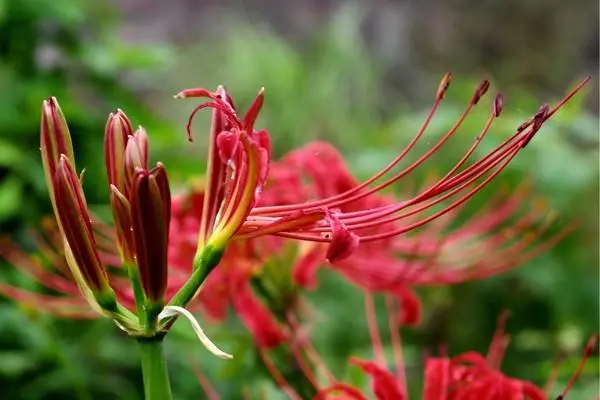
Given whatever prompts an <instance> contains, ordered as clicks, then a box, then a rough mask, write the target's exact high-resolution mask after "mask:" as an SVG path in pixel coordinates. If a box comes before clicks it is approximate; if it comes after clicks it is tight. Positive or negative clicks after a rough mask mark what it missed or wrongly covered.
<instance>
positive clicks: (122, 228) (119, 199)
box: [110, 185, 135, 265]
mask: <svg viewBox="0 0 600 400" xmlns="http://www.w3.org/2000/svg"><path fill="white" fill-rule="evenodd" d="M110 204H111V206H112V207H111V208H112V213H113V220H114V223H115V230H116V232H117V245H118V246H119V251H120V252H121V259H122V260H123V261H124V262H125V263H127V264H129V265H132V264H133V263H134V262H135V261H134V256H135V244H134V242H133V232H132V227H131V226H132V224H131V207H130V206H129V200H127V198H126V197H125V196H124V195H123V194H122V193H121V192H119V190H118V189H117V187H116V186H115V185H111V186H110Z"/></svg>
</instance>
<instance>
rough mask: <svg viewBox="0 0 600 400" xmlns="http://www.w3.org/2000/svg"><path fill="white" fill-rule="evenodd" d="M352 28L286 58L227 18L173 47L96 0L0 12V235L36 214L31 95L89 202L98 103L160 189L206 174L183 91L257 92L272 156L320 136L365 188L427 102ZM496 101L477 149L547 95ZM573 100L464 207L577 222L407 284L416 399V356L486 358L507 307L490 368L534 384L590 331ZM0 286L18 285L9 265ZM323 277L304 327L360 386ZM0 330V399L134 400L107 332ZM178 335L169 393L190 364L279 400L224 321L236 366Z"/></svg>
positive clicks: (590, 135)
mask: <svg viewBox="0 0 600 400" xmlns="http://www.w3.org/2000/svg"><path fill="white" fill-rule="evenodd" d="M59 4H60V5H59ZM356 18H357V15H356V14H355V13H353V12H342V13H338V15H336V17H335V18H334V19H333V20H332V21H331V23H330V24H329V25H328V27H327V28H326V29H324V30H323V31H320V32H315V34H314V36H313V37H312V38H311V39H310V40H307V41H306V42H305V43H303V44H302V46H296V47H293V46H291V45H290V44H288V43H286V42H285V41H284V40H282V39H280V38H279V37H277V36H275V35H273V34H272V33H271V32H270V31H269V30H268V29H266V28H261V27H256V26H254V27H250V26H248V25H244V24H242V23H238V22H236V21H235V20H232V21H228V23H227V26H229V27H230V29H228V30H227V32H225V33H223V34H222V35H221V36H219V37H218V38H217V39H214V38H208V39H207V40H205V41H202V42H201V43H198V44H195V45H192V46H186V47H184V48H180V49H177V50H178V51H177V52H175V51H173V49H172V48H169V47H167V46H162V45H157V44H152V45H151V46H140V45H136V46H133V45H126V44H124V43H123V41H121V40H119V38H118V36H117V35H118V34H117V33H116V32H118V31H117V30H116V29H115V27H116V26H117V25H116V24H117V23H118V19H117V18H116V14H115V13H114V10H113V9H112V8H111V7H109V6H108V5H107V4H105V3H104V2H101V1H99V0H98V1H94V0H87V1H76V0H70V1H61V2H60V3H56V4H55V3H51V2H50V3H49V2H43V1H41V0H26V1H25V0H0V178H1V180H0V229H1V230H2V232H3V233H4V234H9V235H11V236H13V237H15V238H17V239H21V241H22V242H23V243H25V244H27V239H26V237H27V236H26V228H28V227H35V226H36V224H37V223H38V221H39V219H40V217H41V216H42V215H45V214H47V213H48V212H49V210H50V208H49V201H48V200H47V194H46V189H45V187H44V186H45V185H44V182H43V173H42V169H41V163H40V161H39V151H38V148H39V144H38V140H39V139H38V124H39V121H38V118H39V117H38V113H39V107H40V104H41V101H42V99H44V98H46V97H48V96H51V95H53V96H56V97H57V98H58V99H59V101H60V104H61V106H62V108H63V110H64V112H65V114H66V115H67V119H68V121H69V125H70V128H71V132H72V134H73V141H74V144H75V148H76V149H75V152H76V156H77V162H78V167H79V168H82V167H86V168H87V170H86V171H87V172H86V176H85V185H86V190H87V193H88V201H89V202H90V203H92V204H101V203H103V202H104V200H103V199H104V198H105V194H106V190H105V187H106V185H105V178H104V176H103V159H102V157H101V151H100V149H101V148H102V130H103V126H104V122H105V118H106V116H107V114H108V113H109V112H110V111H111V110H112V109H114V108H116V107H119V108H122V109H124V110H125V111H126V112H127V114H128V115H129V116H130V117H131V119H132V121H133V122H134V124H138V123H141V124H143V125H144V126H145V127H146V128H147V129H148V131H149V134H150V140H151V146H152V150H151V151H152V158H153V159H155V160H158V159H160V160H163V161H164V162H165V164H166V165H167V168H168V169H169V173H170V176H171V177H172V179H174V180H175V181H177V182H179V183H180V184H184V183H185V182H186V181H187V180H188V179H191V178H193V177H196V176H198V174H200V173H202V172H203V168H204V167H203V162H204V154H205V153H204V150H205V148H203V146H205V142H204V141H203V140H202V135H203V133H204V132H205V131H203V128H201V127H202V126H206V125H202V123H205V122H206V119H203V118H199V121H198V122H197V123H196V124H195V125H194V128H195V130H197V132H196V135H197V137H198V140H196V141H195V143H194V144H193V145H188V144H187V141H186V140H185V133H184V132H183V127H184V122H185V120H186V118H187V115H188V113H189V111H190V109H191V107H192V104H190V103H185V102H181V101H174V100H172V99H171V96H170V95H172V94H173V93H176V92H177V91H178V90H179V89H181V88H184V87H192V86H206V87H216V85H218V84H220V83H225V84H227V85H228V88H229V90H230V91H231V92H232V93H233V95H234V97H235V98H236V100H237V101H238V102H239V103H240V104H239V106H241V107H242V108H243V107H244V106H245V105H247V104H249V101H250V99H251V98H252V97H253V96H254V95H255V93H256V91H257V90H258V89H259V88H260V87H261V86H264V87H265V88H266V94H267V100H266V105H265V109H264V113H263V115H262V116H261V120H260V121H259V124H260V125H261V126H265V127H268V129H269V131H270V132H271V135H272V138H273V142H274V147H275V152H276V154H277V155H281V154H283V153H284V152H285V151H287V150H289V149H291V148H294V147H297V146H301V145H302V144H304V143H306V142H308V141H310V140H312V139H318V138H321V139H326V140H330V141H332V142H334V143H335V144H336V145H337V146H338V147H340V148H341V149H342V151H343V153H344V154H345V155H347V156H348V158H347V159H348V160H350V161H349V162H350V165H351V168H352V170H353V171H354V172H356V174H357V175H358V176H363V177H364V176H367V175H368V174H370V173H372V172H373V171H375V170H377V169H378V168H379V167H381V166H382V165H384V164H385V163H386V161H387V160H389V159H390V158H391V157H393V155H394V154H396V153H397V151H398V149H401V148H402V146H403V145H405V144H406V143H407V142H408V140H409V139H410V137H411V136H412V135H413V134H414V132H415V131H416V130H417V129H418V127H419V125H420V124H421V122H422V121H423V119H424V116H425V113H426V111H427V106H426V105H424V104H425V103H424V102H423V104H419V106H417V107H414V106H413V107H411V106H410V105H409V104H407V102H406V101H405V100H404V98H403V95H402V93H392V94H391V93H390V91H389V90H387V88H386V82H384V81H382V79H381V76H382V74H381V71H380V66H379V65H378V63H377V60H374V59H373V58H372V57H371V56H370V55H369V54H368V51H367V49H366V46H365V45H364V43H363V42H362V40H361V35H360V34H359V30H358V27H357V23H356ZM175 55H176V56H175ZM574 78H576V77H574ZM437 79H438V78H436V77H433V78H432V80H431V83H430V85H428V87H424V88H423V93H424V99H426V98H427V96H429V97H430V98H431V99H432V98H433V94H434V93H435V90H436V87H437ZM566 84H568V82H566ZM476 86H477V82H476V81H474V80H468V79H457V82H455V83H454V84H453V86H452V87H451V90H450V92H449V93H448V96H447V97H448V98H447V100H446V102H445V103H444V105H443V106H442V107H441V109H440V110H439V112H438V115H437V117H436V120H435V121H434V123H433V124H432V126H431V129H430V130H429V132H428V133H427V135H428V136H427V137H428V138H430V139H427V140H425V141H424V142H423V144H422V145H423V146H429V145H430V144H431V142H433V141H434V140H435V138H436V137H439V135H440V134H442V133H443V132H445V131H446V130H447V129H448V128H449V127H450V126H451V125H452V124H453V122H454V121H455V119H456V117H457V116H458V114H459V113H460V112H461V107H463V106H464V104H465V102H466V101H467V100H468V99H469V98H470V96H471V95H472V91H473V90H474V89H475V87H476ZM504 89H506V90H505V95H506V102H505V112H504V114H503V116H502V117H501V118H500V119H499V120H498V121H497V124H496V126H495V128H494V130H493V132H492V134H490V135H489V137H488V138H487V142H485V143H484V144H483V145H482V147H481V148H480V149H479V150H478V151H480V152H485V151H486V149H489V148H490V147H491V146H493V145H494V143H498V142H499V141H501V140H502V138H503V137H505V136H504V135H506V133H507V132H509V131H510V130H512V129H514V127H516V126H518V125H519V124H520V123H521V122H522V121H523V120H525V119H526V118H527V117H528V116H529V115H531V114H533V113H534V112H535V111H536V109H537V106H538V103H539V102H540V101H549V100H555V99H537V98H535V97H532V96H531V95H529V94H527V92H526V91H524V90H522V89H520V88H504ZM558 95H559V94H558V93H557V97H558ZM163 98H164V99H165V100H164V101H163V100H161V99H163ZM585 100H586V96H584V95H579V97H578V98H577V99H576V100H575V101H573V102H571V103H570V104H569V105H568V107H567V108H566V109H565V110H563V111H561V113H560V115H559V116H557V118H555V120H554V121H553V122H552V123H550V124H548V126H547V127H546V128H545V129H544V131H543V132H542V133H541V134H540V135H538V136H536V138H535V140H533V141H532V143H531V144H530V145H529V146H528V148H527V150H526V151H525V152H524V154H522V155H520V156H519V157H518V158H517V159H516V160H515V162H513V163H512V164H511V166H510V167H509V169H508V170H507V171H506V173H504V174H503V175H502V178H501V179H500V181H501V182H500V183H499V184H498V185H496V186H493V187H491V188H489V190H487V191H486V192H485V193H483V194H481V195H479V196H478V197H477V198H476V199H475V201H474V203H475V204H478V203H479V204H482V203H484V202H486V201H487V200H488V199H489V198H490V196H493V194H494V192H495V191H496V190H498V187H500V186H502V185H508V186H515V185H516V184H518V183H519V182H521V181H523V180H529V181H531V182H532V185H533V187H534V189H535V192H536V193H537V194H539V195H541V196H543V197H545V198H546V199H547V200H548V201H549V203H550V204H551V205H552V207H553V208H555V209H556V210H557V211H558V212H559V214H560V215H561V219H560V221H561V223H563V224H564V223H567V222H568V221H572V220H573V221H578V223H579V225H578V228H577V230H576V232H575V233H574V234H573V235H571V236H570V237H569V238H568V239H566V240H564V241H563V242H562V243H560V244H559V245H558V246H556V247H555V248H554V249H553V250H551V251H549V252H547V253H546V254H544V255H542V256H540V257H538V258H537V259H536V260H534V261H532V262H530V263H528V264H527V265H526V266H524V267H523V268H520V269H518V270H516V271H513V272H511V273H508V274H506V275H503V276H500V277H497V278H494V279H489V280H487V281H485V282H473V283H468V284H463V285H457V286H453V287H435V288H425V289H421V290H419V293H420V294H421V296H422V298H423V300H424V310H425V321H424V323H423V324H422V325H421V326H420V327H419V328H417V329H414V330H410V331H408V330H406V331H405V334H404V339H405V352H406V355H405V357H406V363H407V366H408V372H409V379H410V380H411V385H410V386H411V389H414V390H415V391H419V390H420V385H421V383H420V382H421V380H420V379H421V377H420V376H419V372H418V371H419V370H420V368H419V364H420V363H421V360H422V354H423V352H424V351H425V350H427V349H434V348H436V347H437V346H438V345H439V344H440V343H445V344H447V346H448V349H449V351H450V352H451V353H452V354H455V353H459V352H462V351H465V350H470V349H472V350H478V351H482V352H484V351H485V350H486V347H487V345H488V344H489V341H490V339H491V336H492V334H493V331H494V328H495V324H496V318H497V316H498V315H499V314H500V312H501V310H503V309H506V308H508V309H510V310H511V315H512V316H511V319H510V322H509V327H508V329H509V332H510V333H511V334H512V335H513V336H512V337H513V341H512V343H511V346H510V348H509V350H508V353H507V356H506V360H505V362H504V364H503V367H504V370H505V371H506V372H507V373H509V374H513V375H516V376H519V377H522V378H526V379H531V380H534V381H535V382H537V383H543V382H544V380H545V378H546V377H547V376H548V374H549V371H550V368H551V362H552V360H553V359H554V358H555V357H556V356H557V354H558V353H560V352H563V351H564V352H566V353H567V354H568V355H569V356H573V358H572V359H573V360H577V359H578V357H579V351H580V349H581V348H582V346H583V344H584V342H585V340H586V338H587V336H588V335H589V334H591V333H592V332H593V331H595V330H597V329H598V314H599V305H598V232H597V226H598V203H599V202H598V178H599V175H598V163H597V161H598V138H597V135H596V134H597V132H598V119H597V116H596V115H593V114H591V113H590V112H589V111H587V110H586V108H585ZM489 110H490V104H489V100H488V102H485V101H482V104H481V105H480V106H478V108H477V109H476V110H475V111H474V115H473V116H472V118H470V119H469V120H468V122H467V123H466V124H465V125H464V127H463V128H462V131H461V134H460V135H458V137H457V138H456V139H455V140H454V141H453V142H452V143H450V144H449V146H448V147H447V150H446V151H444V153H443V154H440V155H439V157H437V158H436V159H435V160H434V161H435V170H438V171H443V170H444V166H448V165H450V163H451V162H452V161H453V160H454V161H455V159H456V157H457V155H460V154H462V151H461V149H464V148H465V147H468V146H469V145H470V143H471V140H472V139H473V137H474V136H475V135H476V133H477V132H479V129H480V127H481V126H482V124H483V121H484V119H485V117H486V116H487V114H488V113H489ZM462 132H464V133H462ZM422 149H423V147H422V148H420V149H418V150H422ZM429 165H431V164H429ZM431 169H432V168H427V169H426V170H424V171H423V174H425V173H427V172H430V171H431ZM421 176H423V175H421ZM98 182H100V183H101V184H98ZM410 184H411V183H409V185H410ZM98 210H100V211H102V209H101V208H98ZM2 276H4V278H5V279H11V280H13V281H14V279H18V278H15V276H14V271H12V270H10V269H9V268H4V270H3V272H2ZM319 277H320V281H321V287H320V289H319V290H318V291H316V292H314V293H311V294H310V296H309V297H310V299H311V302H312V303H313V304H314V305H315V307H317V309H318V310H319V313H320V315H321V316H322V317H323V319H324V321H323V323H320V324H319V329H317V330H315V331H314V332H313V336H314V342H315V344H316V346H317V348H318V349H319V350H320V351H321V352H322V353H323V355H324V358H325V359H326V360H328V361H329V362H330V364H331V367H332V368H333V369H334V371H335V372H337V373H338V375H341V376H348V377H349V378H350V379H352V380H353V381H356V382H357V383H359V384H361V385H364V384H366V382H365V380H364V377H362V376H358V375H357V374H356V371H355V370H354V369H352V368H350V369H348V368H347V365H346V358H347V357H348V356H350V355H358V356H365V357H370V355H371V354H370V351H371V349H370V344H369V338H368V334H367V331H366V328H365V323H364V321H362V320H361V319H357V317H356V312H355V310H357V309H361V308H362V299H361V296H360V295H359V294H358V292H357V290H356V289H354V288H353V287H350V286H349V285H347V284H345V283H343V282H342V280H341V278H339V277H338V276H336V275H335V274H333V273H331V272H330V271H325V270H324V271H321V272H320V275H319ZM332 293H334V294H335V295H332ZM333 316H335V317H333ZM380 317H381V321H380V322H381V324H382V326H384V324H385V323H386V322H385V320H384V319H383V315H381V316H380ZM0 320H2V323H1V324H0V387H2V388H3V396H5V398H15V399H46V398H48V399H50V398H62V399H71V398H73V399H76V398H77V399H96V398H123V399H135V398H140V396H141V377H140V373H139V370H138V364H137V361H138V358H137V357H138V356H137V354H136V353H135V346H132V345H131V343H129V342H128V341H127V339H126V338H125V337H123V336H122V335H120V334H119V333H118V332H117V331H116V329H114V327H112V326H111V325H110V323H108V322H107V321H94V322H89V321H62V320H56V319H53V318H50V317H47V316H43V315H40V313H37V312H35V310H24V309H22V308H20V307H18V306H15V305H14V304H11V303H8V302H3V303H1V304H0ZM181 325H183V324H181ZM176 328H177V329H176V330H175V332H174V334H173V335H172V336H169V339H168V340H167V350H168V352H169V362H170V369H171V374H172V381H173V386H174V393H175V396H176V398H199V397H202V396H200V395H199V394H198V393H200V389H199V386H198V383H197V380H196V378H195V377H194V374H193V371H192V369H191V367H190V360H191V359H190V357H193V359H195V360H196V362H198V363H201V364H202V368H203V370H204V371H205V372H206V373H207V375H208V376H209V377H210V379H211V380H212V381H213V382H214V384H215V385H216V386H217V388H218V389H219V391H220V392H221V393H222V394H223V398H226V399H230V398H231V399H233V398H239V397H238V396H240V394H239V393H240V392H241V388H242V387H246V386H252V387H254V388H256V387H258V386H264V385H267V386H268V389H267V390H268V393H273V394H274V393H275V392H276V390H275V387H274V386H273V385H272V384H269V383H268V382H269V381H268V379H267V378H266V376H265V371H264V370H263V369H262V368H257V365H259V364H260V363H259V362H258V360H257V356H256V354H255V353H254V352H253V351H252V349H251V341H250V340H249V338H248V337H247V335H245V334H244V330H243V329H242V327H241V326H240V324H239V322H237V321H235V320H234V319H232V321H231V322H230V323H228V324H226V325H225V326H224V327H221V328H220V327H213V329H212V330H214V332H212V333H213V334H214V339H215V340H216V341H217V342H219V343H225V344H224V345H223V346H224V347H225V348H227V349H228V350H229V351H232V352H234V353H235V355H236V358H235V360H234V361H233V362H231V363H228V364H225V365H224V364H223V363H222V362H221V361H217V360H214V359H212V358H211V357H208V354H207V353H206V352H205V351H204V350H203V349H201V348H200V346H198V345H197V344H196V342H195V340H194V339H193V338H192V337H191V335H190V334H189V332H188V331H187V330H186V329H185V327H183V326H176ZM348 332H352V334H348ZM569 360H571V358H569ZM574 363H575V361H568V362H566V363H565V364H564V366H563V368H562V369H561V371H562V373H561V375H560V377H559V382H558V384H557V385H558V386H561V385H563V384H564V383H565V382H566V379H567V377H568V375H569V373H570V371H572V370H573V368H574V365H575V364H574ZM586 371H587V372H588V374H587V375H586V376H584V377H583V378H582V379H581V380H582V382H580V384H578V385H577V388H576V390H575V391H574V394H573V396H572V398H573V399H577V398H585V397H583V396H585V393H590V391H591V393H593V392H594V388H595V384H594V382H595V378H594V376H597V375H598V372H599V371H598V362H597V360H594V362H591V363H590V364H589V365H588V367H587V369H586ZM117 388H118V389H117ZM577 390H579V392H577ZM117 391H118V393H117ZM580 396H581V397H580ZM269 398H279V397H277V395H275V394H274V395H273V397H269Z"/></svg>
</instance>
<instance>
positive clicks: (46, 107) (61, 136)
mask: <svg viewBox="0 0 600 400" xmlns="http://www.w3.org/2000/svg"><path fill="white" fill-rule="evenodd" d="M40 150H41V151H42V162H43V165H44V172H45V174H46V183H47V185H48V189H49V190H50V194H51V196H50V197H51V199H52V202H53V203H54V183H53V182H54V176H55V175H56V169H57V167H58V163H59V160H60V157H61V155H62V154H64V155H65V156H66V157H67V158H68V159H69V160H70V161H71V163H72V164H73V165H74V164H75V157H74V155H73V145H72V144H71V135H70V133H69V127H68V126H67V122H66V120H65V116H64V115H63V113H62V110H61V109H60V106H59V105H58V102H57V101H56V98H54V97H50V98H49V99H47V100H44V102H43V103H42V118H41V124H40Z"/></svg>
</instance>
